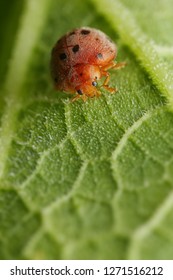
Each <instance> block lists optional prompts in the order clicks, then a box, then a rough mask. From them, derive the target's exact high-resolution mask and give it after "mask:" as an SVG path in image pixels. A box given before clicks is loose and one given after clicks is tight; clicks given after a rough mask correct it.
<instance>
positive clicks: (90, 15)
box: [0, 0, 173, 259]
mask: <svg viewBox="0 0 173 280" xmlns="http://www.w3.org/2000/svg"><path fill="white" fill-rule="evenodd" d="M4 3H5V4H3V7H4V8H5V9H6V11H8V9H9V5H8V4H7V2H4ZM21 3H22V2H20V1H17V0H16V1H14V3H13V9H12V10H10V11H9V13H7V14H8V15H9V17H8V20H7V17H5V16H4V17H0V21H1V25H2V26H3V24H4V23H6V26H7V29H6V30H8V34H5V35H4V33H3V32H1V31H3V30H2V29H1V30H0V36H2V38H3V50H6V51H4V55H2V54H0V62H1V69H0V75H1V77H0V80H1V81H2V82H1V95H0V118H1V119H0V120H1V122H0V124H1V130H0V248H1V249H0V257H1V259H22V258H24V259H172V258H173V237H172V236H173V234H172V233H173V214H172V213H173V211H172V210H173V183H172V182H173V157H172V154H173V129H172V124H173V112H172V108H173V106H172V105H173V99H172V96H173V77H172V69H173V63H172V55H173V51H172V50H173V47H172V44H173V37H172V24H173V17H172V9H173V6H172V1H171V0H166V1H165V0H159V1H156V0H153V1H152V2H151V1H142V0H140V1H139V0H133V1H129V0H121V1H118V0H108V1H106V0H87V1H79V0H74V1H70V0H64V1H63V5H62V1H61V0H51V1H50V0H42V1H41V0H39V1H35V0H27V1H25V2H24V4H21ZM14 7H15V8H14ZM12 11H13V12H12ZM14 19H15V24H14V25H13V24H12V22H13V21H14ZM80 26H91V27H95V28H98V29H101V30H102V31H104V32H105V33H106V34H108V36H110V37H111V38H112V39H113V41H115V42H116V44H117V46H118V56H117V61H126V62H127V66H126V67H125V68H124V69H122V70H120V71H113V70H112V71H111V81H110V85H111V86H113V87H116V88H118V92H117V93H116V94H110V93H109V92H107V91H106V90H103V91H102V96H101V97H100V98H93V99H89V100H87V101H86V102H83V101H82V100H78V101H76V102H74V103H71V102H69V99H70V95H69V94H65V93H61V92H55V91H54V90H53V86H52V82H51V79H50V70H49V61H50V52H51V48H52V46H53V45H54V43H55V42H56V40H57V39H58V38H59V37H60V36H62V35H63V34H64V33H65V32H67V31H69V30H70V29H72V28H74V27H80ZM11 33H12V36H11ZM1 34H2V35H1ZM9 58H10V59H9ZM7 65H8V70H7ZM4 77H5V79H4Z"/></svg>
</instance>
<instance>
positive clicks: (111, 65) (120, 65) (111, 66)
mask: <svg viewBox="0 0 173 280" xmlns="http://www.w3.org/2000/svg"><path fill="white" fill-rule="evenodd" d="M125 66H126V62H119V63H116V62H110V63H108V64H107V65H105V66H104V67H102V70H103V71H107V70H109V69H117V70H118V69H121V68H123V67H125Z"/></svg>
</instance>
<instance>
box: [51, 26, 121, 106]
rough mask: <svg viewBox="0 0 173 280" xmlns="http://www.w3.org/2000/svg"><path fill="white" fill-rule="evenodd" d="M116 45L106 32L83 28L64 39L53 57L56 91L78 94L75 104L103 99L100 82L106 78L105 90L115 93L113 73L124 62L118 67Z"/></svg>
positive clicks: (54, 49) (119, 65)
mask: <svg viewBox="0 0 173 280" xmlns="http://www.w3.org/2000/svg"><path fill="white" fill-rule="evenodd" d="M116 55H117V48H116V45H115V44H114V43H113V42H112V40H111V39H110V38H109V37H108V36H107V35H106V34H104V33H103V32H102V31H100V30H97V29H94V28H89V27H82V28H78V29H74V30H72V31H71V32H68V33H67V34H65V35H64V36H63V37H61V38H60V39H59V40H58V41H57V43H56V44H55V46H54V48H53V49H52V54H51V63H50V64H51V76H52V79H53V82H54V85H55V89H56V90H61V91H65V92H69V93H72V94H74V93H76V95H75V97H74V98H73V99H72V101H75V100H77V99H79V98H82V99H83V101H86V99H87V98H88V97H94V96H96V97H98V96H100V94H101V93H100V91H99V87H98V83H97V82H98V80H100V79H101V78H102V77H105V80H104V82H103V84H102V85H101V87H104V88H105V89H107V90H108V91H110V92H111V93H114V92H116V89H114V88H111V87H109V85H108V83H109V79H110V74H109V72H108V70H109V69H119V68H121V67H124V66H125V63H124V62H120V63H116V62H114V59H115V57H116Z"/></svg>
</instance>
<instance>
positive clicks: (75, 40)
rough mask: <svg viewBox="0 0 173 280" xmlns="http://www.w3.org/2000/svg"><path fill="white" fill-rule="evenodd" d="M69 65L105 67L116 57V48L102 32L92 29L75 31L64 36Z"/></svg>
mask: <svg viewBox="0 0 173 280" xmlns="http://www.w3.org/2000/svg"><path fill="white" fill-rule="evenodd" d="M66 45H67V48H68V51H69V55H70V62H71V65H75V64H81V63H86V64H96V65H100V66H101V65H105V64H107V63H108V62H110V61H112V60H113V59H114V58H115V57H116V53H117V50H116V46H115V44H114V43H113V42H112V41H111V40H110V38H108V37H107V36H106V35H105V34H104V33H103V32H101V31H100V30H96V29H94V28H88V27H86V28H85V27H84V28H81V29H76V30H74V31H73V32H71V33H68V34H67V36H66Z"/></svg>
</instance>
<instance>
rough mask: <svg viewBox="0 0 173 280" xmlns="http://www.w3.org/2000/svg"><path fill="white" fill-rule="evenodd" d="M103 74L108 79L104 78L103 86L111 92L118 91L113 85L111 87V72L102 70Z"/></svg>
mask: <svg viewBox="0 0 173 280" xmlns="http://www.w3.org/2000/svg"><path fill="white" fill-rule="evenodd" d="M101 74H102V76H106V79H105V80H104V83H103V85H102V87H104V88H105V89H106V90H108V91H109V92H111V93H115V92H116V91H117V89H116V88H112V87H109V85H108V83H109V80H110V74H109V72H107V71H102V72H101Z"/></svg>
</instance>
